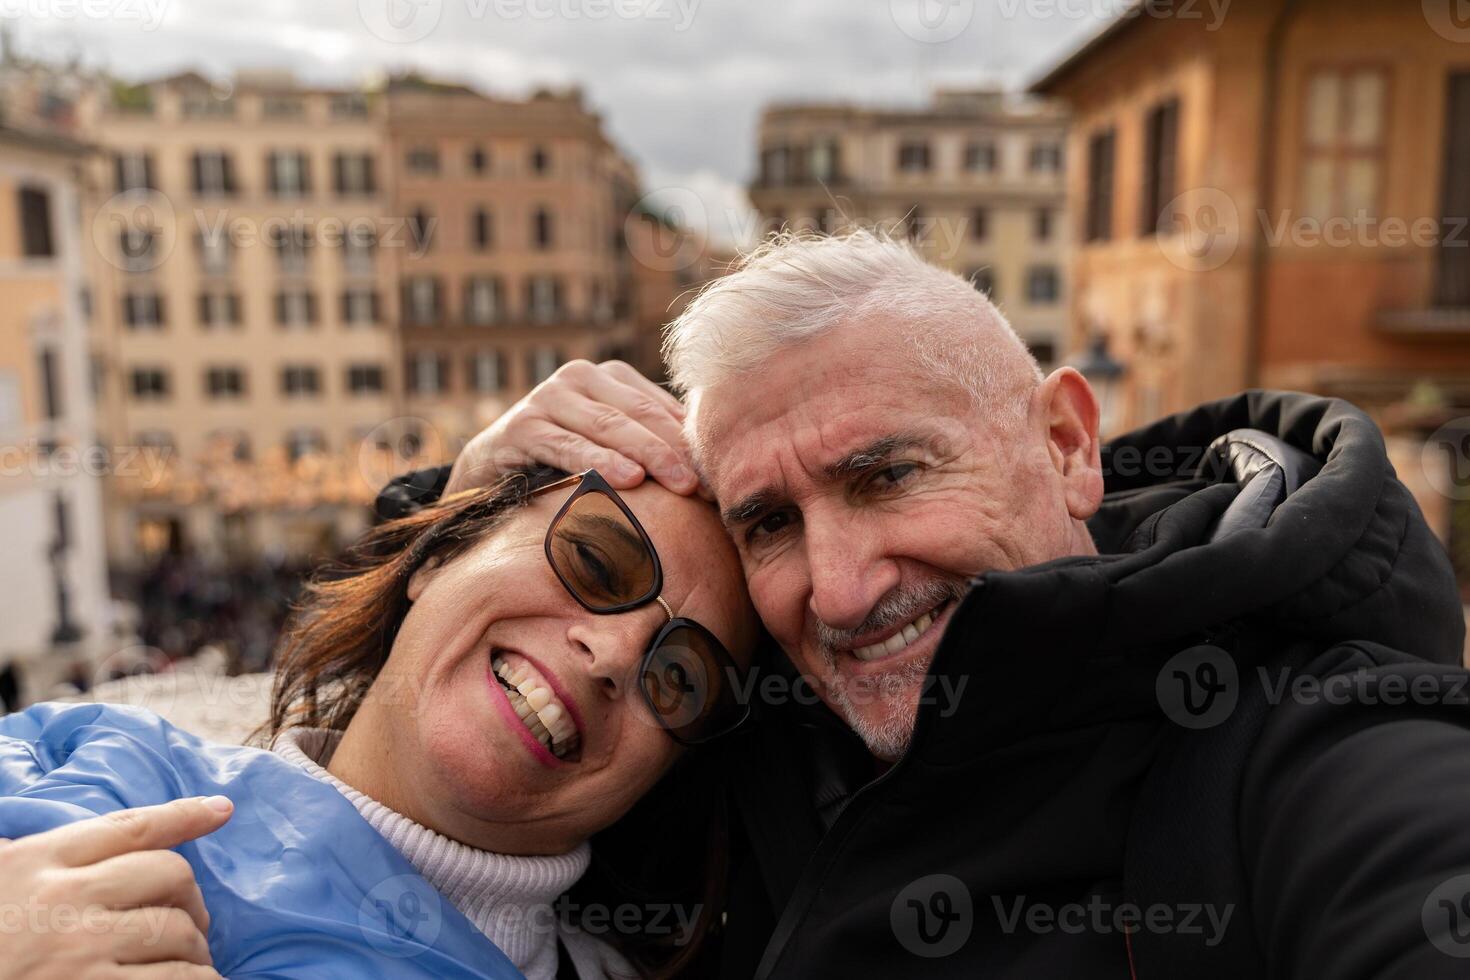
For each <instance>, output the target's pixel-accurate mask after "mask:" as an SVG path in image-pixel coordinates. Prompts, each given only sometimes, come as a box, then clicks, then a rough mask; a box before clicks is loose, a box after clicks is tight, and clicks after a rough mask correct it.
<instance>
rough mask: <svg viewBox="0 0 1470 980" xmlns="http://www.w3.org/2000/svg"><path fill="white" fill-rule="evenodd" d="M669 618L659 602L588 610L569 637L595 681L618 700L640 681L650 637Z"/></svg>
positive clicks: (570, 628)
mask: <svg viewBox="0 0 1470 980" xmlns="http://www.w3.org/2000/svg"><path fill="white" fill-rule="evenodd" d="M667 618H668V617H667V616H666V615H665V614H664V610H663V606H661V605H659V604H658V603H652V604H650V605H649V606H647V607H645V608H642V609H635V610H632V611H631V612H625V613H614V614H612V615H608V616H598V615H594V614H592V613H588V614H587V615H586V616H583V617H580V618H578V620H577V621H576V622H575V623H573V624H572V625H571V626H570V627H568V628H567V640H568V641H569V642H570V643H571V644H572V647H573V649H575V650H576V651H577V652H578V653H579V654H581V656H582V666H583V667H585V668H586V670H587V674H588V676H589V677H590V678H592V680H593V682H594V683H596V684H597V685H598V686H599V687H600V688H601V689H602V691H603V693H605V694H606V695H607V696H608V697H610V698H614V699H617V698H621V697H623V695H624V694H625V693H626V692H627V691H628V690H629V688H630V686H631V685H633V684H635V683H636V682H637V674H638V665H639V663H640V662H641V661H642V659H643V654H644V652H645V651H646V649H647V647H648V640H649V638H650V637H652V636H653V634H654V631H655V630H657V629H658V627H659V624H661V623H662V622H664V620H666V619H667Z"/></svg>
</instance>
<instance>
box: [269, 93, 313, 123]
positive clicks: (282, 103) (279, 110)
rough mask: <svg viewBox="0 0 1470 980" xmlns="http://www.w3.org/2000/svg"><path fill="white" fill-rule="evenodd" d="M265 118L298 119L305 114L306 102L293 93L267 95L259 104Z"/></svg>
mask: <svg viewBox="0 0 1470 980" xmlns="http://www.w3.org/2000/svg"><path fill="white" fill-rule="evenodd" d="M260 114H261V115H262V116H264V117H265V118H266V119H300V118H301V117H302V116H304V115H306V103H305V102H303V101H302V100H301V98H300V97H299V96H295V95H268V96H266V97H265V98H264V99H263V100H262V101H261V104H260Z"/></svg>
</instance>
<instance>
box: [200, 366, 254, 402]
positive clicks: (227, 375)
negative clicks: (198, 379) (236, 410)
mask: <svg viewBox="0 0 1470 980" xmlns="http://www.w3.org/2000/svg"><path fill="white" fill-rule="evenodd" d="M204 393H205V395H206V396H208V397H209V398H212V399H223V398H243V397H245V372H244V371H242V370H240V369H239V368H237V367H212V368H208V369H207V370H206V371H205V372H204Z"/></svg>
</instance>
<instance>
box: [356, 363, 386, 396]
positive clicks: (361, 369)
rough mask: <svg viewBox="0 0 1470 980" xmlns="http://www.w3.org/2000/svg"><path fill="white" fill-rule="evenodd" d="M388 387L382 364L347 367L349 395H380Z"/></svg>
mask: <svg viewBox="0 0 1470 980" xmlns="http://www.w3.org/2000/svg"><path fill="white" fill-rule="evenodd" d="M386 387H387V385H386V384H385V383H384V381H383V366H382V365H381V364H349V365H347V393H348V394H349V395H380V394H382V393H383V390H384V389H385V388H386Z"/></svg>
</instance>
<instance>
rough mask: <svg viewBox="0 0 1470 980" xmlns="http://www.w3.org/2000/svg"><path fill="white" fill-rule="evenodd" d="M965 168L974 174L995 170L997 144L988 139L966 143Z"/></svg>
mask: <svg viewBox="0 0 1470 980" xmlns="http://www.w3.org/2000/svg"><path fill="white" fill-rule="evenodd" d="M965 169H966V170H967V171H969V172H970V173H972V174H988V173H994V172H995V144H994V143H992V142H990V141H989V140H986V141H984V142H974V143H966V144H965Z"/></svg>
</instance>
